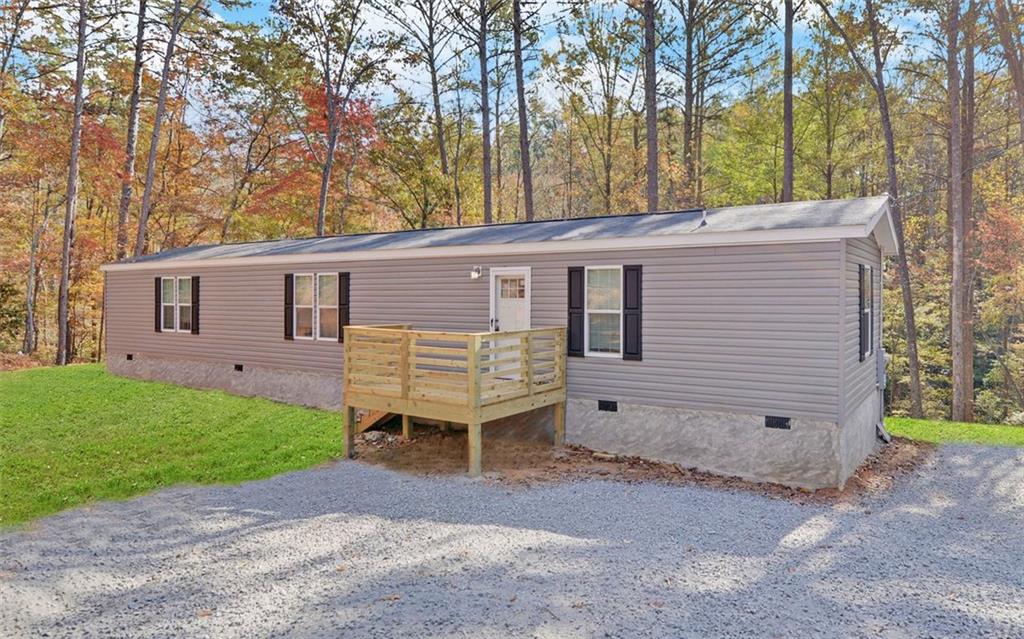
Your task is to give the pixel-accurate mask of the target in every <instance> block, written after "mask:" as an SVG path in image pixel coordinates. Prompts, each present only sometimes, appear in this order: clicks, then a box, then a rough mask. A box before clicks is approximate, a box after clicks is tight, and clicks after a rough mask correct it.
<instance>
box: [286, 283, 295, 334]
mask: <svg viewBox="0 0 1024 639" xmlns="http://www.w3.org/2000/svg"><path fill="white" fill-rule="evenodd" d="M294 306H295V279H294V277H293V276H292V274H291V273H287V274H285V276H284V338H285V339H295V313H294V312H293V310H292V309H293V308H294Z"/></svg>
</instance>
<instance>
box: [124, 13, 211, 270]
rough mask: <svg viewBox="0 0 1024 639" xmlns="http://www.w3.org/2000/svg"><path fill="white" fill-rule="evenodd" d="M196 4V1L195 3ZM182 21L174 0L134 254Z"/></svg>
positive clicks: (145, 216)
mask: <svg viewBox="0 0 1024 639" xmlns="http://www.w3.org/2000/svg"><path fill="white" fill-rule="evenodd" d="M196 4H197V5H198V1H197V3H196ZM183 22H184V21H183V20H182V19H181V0H174V10H173V12H172V14H171V25H170V34H169V37H168V38H167V50H166V51H165V52H164V64H163V69H162V70H161V72H160V92H159V94H158V95H157V100H156V116H155V117H154V119H153V135H152V136H151V137H150V143H149V159H148V160H147V162H146V186H145V187H144V188H143V190H142V208H141V209H140V210H139V229H138V232H137V233H136V235H135V256H136V257H138V256H139V255H142V254H143V253H145V252H146V225H147V224H148V222H149V211H150V207H151V206H152V203H153V179H154V177H155V176H156V155H157V151H158V150H159V146H160V126H161V125H162V124H163V120H164V112H165V111H166V110H167V89H168V86H169V85H170V82H171V77H170V76H171V58H172V57H173V56H174V45H175V41H176V40H177V39H178V31H180V30H181V25H182V23H183Z"/></svg>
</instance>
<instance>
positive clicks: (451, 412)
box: [343, 325, 565, 475]
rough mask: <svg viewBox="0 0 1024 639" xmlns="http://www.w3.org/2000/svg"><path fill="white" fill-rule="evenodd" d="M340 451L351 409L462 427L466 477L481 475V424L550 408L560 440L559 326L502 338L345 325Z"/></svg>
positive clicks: (348, 435)
mask: <svg viewBox="0 0 1024 639" xmlns="http://www.w3.org/2000/svg"><path fill="white" fill-rule="evenodd" d="M343 401H344V404H345V451H346V452H345V454H346V456H349V457H351V455H352V444H353V442H354V436H355V429H354V424H355V423H356V418H355V412H356V409H357V408H361V409H368V410H372V411H386V412H389V413H396V414H400V415H402V416H403V427H404V428H403V430H404V431H405V434H406V435H407V436H408V434H409V425H410V420H411V418H413V417H420V418H424V419H436V420H442V421H444V422H456V423H460V424H466V425H467V426H468V429H469V472H470V474H471V475H476V474H479V473H480V452H481V451H480V437H481V434H480V427H481V424H483V423H484V422H488V421H491V420H494V419H499V418H502V417H507V416H509V415H515V414H517V413H523V412H526V411H529V410H532V409H534V408H540V407H542V406H550V405H554V406H555V445H556V446H560V445H562V443H563V441H564V437H565V328H561V327H559V328H537V329H531V330H526V331H508V332H503V333H452V332H440V331H418V330H413V329H412V327H410V326H408V325H389V326H346V327H345V369H344V396H343Z"/></svg>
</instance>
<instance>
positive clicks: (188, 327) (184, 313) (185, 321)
mask: <svg viewBox="0 0 1024 639" xmlns="http://www.w3.org/2000/svg"><path fill="white" fill-rule="evenodd" d="M178 331H180V332H182V333H191V332H192V278H191V277H179V278H178Z"/></svg>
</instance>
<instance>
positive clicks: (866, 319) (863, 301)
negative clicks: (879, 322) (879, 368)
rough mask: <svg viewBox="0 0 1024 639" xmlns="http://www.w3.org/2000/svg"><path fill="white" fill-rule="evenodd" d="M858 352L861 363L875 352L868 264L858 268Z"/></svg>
mask: <svg viewBox="0 0 1024 639" xmlns="http://www.w3.org/2000/svg"><path fill="white" fill-rule="evenodd" d="M860 313H861V316H860V347H861V348H860V352H861V357H860V358H861V361H863V360H865V359H867V358H868V357H870V356H871V355H872V354H873V353H874V352H875V280H874V269H873V268H871V266H870V265H868V264H862V265H861V268H860Z"/></svg>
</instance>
